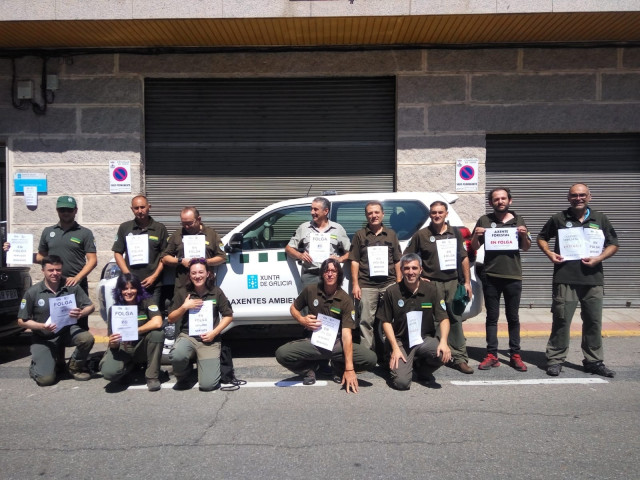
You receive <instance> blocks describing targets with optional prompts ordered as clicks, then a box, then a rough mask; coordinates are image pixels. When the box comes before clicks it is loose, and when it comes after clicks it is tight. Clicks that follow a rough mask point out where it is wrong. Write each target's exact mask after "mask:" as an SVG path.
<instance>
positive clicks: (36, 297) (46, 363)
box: [18, 255, 94, 387]
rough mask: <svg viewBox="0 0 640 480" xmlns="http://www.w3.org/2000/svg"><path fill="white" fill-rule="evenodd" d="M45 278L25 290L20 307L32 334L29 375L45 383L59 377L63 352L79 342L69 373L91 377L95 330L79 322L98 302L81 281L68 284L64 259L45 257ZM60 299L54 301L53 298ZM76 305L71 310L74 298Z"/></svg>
mask: <svg viewBox="0 0 640 480" xmlns="http://www.w3.org/2000/svg"><path fill="white" fill-rule="evenodd" d="M42 273H43V274H44V280H42V281H41V282H39V283H36V284H35V285H34V286H32V287H31V288H30V289H29V290H27V291H26V292H25V294H24V298H23V299H22V302H21V303H20V310H19V311H18V325H20V326H21V327H23V328H29V329H31V331H32V332H33V335H32V337H31V367H30V368H29V375H30V376H31V378H33V379H34V380H35V381H36V383H37V384H38V385H40V386H41V387H45V386H48V385H53V384H54V383H55V381H56V367H58V369H60V368H62V366H57V365H56V364H57V361H58V358H59V354H60V353H61V352H63V350H62V349H64V347H71V346H75V347H76V349H75V350H74V352H73V354H72V355H71V359H70V360H69V373H71V375H72V376H73V378H74V379H75V380H89V379H90V378H91V375H90V374H89V373H88V371H87V369H86V361H87V357H88V355H89V352H90V351H91V348H92V347H93V343H94V338H93V335H91V333H89V332H88V331H86V330H84V329H83V328H81V327H79V326H78V325H77V324H76V322H77V321H78V319H79V318H81V317H86V316H88V315H90V314H91V313H92V312H93V310H94V306H93V305H92V304H91V300H89V297H88V296H87V294H86V293H84V290H82V288H80V286H78V285H66V279H65V278H63V277H62V259H61V258H60V257H58V256H57V255H49V256H46V257H44V258H43V259H42ZM56 298H57V299H59V300H58V301H54V302H52V304H53V307H51V306H50V302H49V301H50V300H51V299H56ZM72 301H75V305H76V306H75V308H71V309H70V310H68V306H69V305H70V302H72Z"/></svg>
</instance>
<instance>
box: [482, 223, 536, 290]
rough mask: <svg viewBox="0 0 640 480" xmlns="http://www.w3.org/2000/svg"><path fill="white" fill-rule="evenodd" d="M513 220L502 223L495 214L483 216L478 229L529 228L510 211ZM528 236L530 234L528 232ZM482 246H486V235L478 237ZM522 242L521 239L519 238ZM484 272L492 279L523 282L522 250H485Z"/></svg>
mask: <svg viewBox="0 0 640 480" xmlns="http://www.w3.org/2000/svg"><path fill="white" fill-rule="evenodd" d="M509 213H511V215H513V218H512V219H510V220H507V221H506V222H504V223H502V222H501V221H499V220H498V219H497V218H496V215H495V213H493V212H492V213H489V214H487V215H483V216H482V217H480V218H479V219H478V221H477V222H476V226H475V227H474V230H475V228H477V227H482V228H517V227H519V226H525V227H526V226H527V225H526V224H525V223H524V218H522V216H521V215H518V214H517V213H516V212H512V211H510V212H509ZM527 235H529V233H528V232H527ZM478 240H479V241H480V243H481V244H484V235H482V236H480V237H478ZM518 242H520V237H518ZM484 272H485V273H486V274H487V275H489V276H491V277H499V278H507V279H513V280H522V262H521V260H520V250H487V249H486V248H485V250H484Z"/></svg>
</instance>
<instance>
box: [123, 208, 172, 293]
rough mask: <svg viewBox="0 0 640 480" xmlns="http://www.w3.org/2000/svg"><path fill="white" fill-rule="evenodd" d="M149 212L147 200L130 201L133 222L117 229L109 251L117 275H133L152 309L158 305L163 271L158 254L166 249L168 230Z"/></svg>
mask: <svg viewBox="0 0 640 480" xmlns="http://www.w3.org/2000/svg"><path fill="white" fill-rule="evenodd" d="M150 210H151V204H150V203H149V201H148V200H147V197H145V196H144V195H138V196H136V197H133V199H132V200H131V211H132V212H133V216H134V219H133V220H128V221H126V222H123V223H122V224H121V225H120V227H118V233H117V234H116V240H115V242H113V246H112V247H111V250H112V251H113V256H114V258H115V260H116V263H117V264H118V267H120V271H121V272H122V273H125V274H127V273H133V274H135V276H136V277H137V278H139V279H140V283H141V285H142V287H144V289H145V291H146V292H147V293H148V294H149V295H150V296H151V297H152V298H153V301H154V303H155V305H160V290H161V287H162V275H161V274H162V267H163V264H162V262H161V261H160V254H161V253H162V252H163V251H164V249H165V248H166V247H167V236H168V235H167V228H166V227H165V226H164V225H163V224H162V223H159V222H156V221H155V220H154V219H153V217H151V215H149V211H150ZM145 240H146V241H145ZM125 253H126V256H125Z"/></svg>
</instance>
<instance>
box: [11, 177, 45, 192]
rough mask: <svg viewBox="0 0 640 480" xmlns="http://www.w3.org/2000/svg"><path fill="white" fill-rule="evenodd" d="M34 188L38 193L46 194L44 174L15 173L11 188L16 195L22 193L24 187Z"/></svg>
mask: <svg viewBox="0 0 640 480" xmlns="http://www.w3.org/2000/svg"><path fill="white" fill-rule="evenodd" d="M25 186H26V187H36V189H37V191H38V192H39V193H46V192H47V174H46V173H15V174H14V175H13V188H14V190H15V192H16V193H24V187H25Z"/></svg>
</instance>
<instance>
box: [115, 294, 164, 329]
mask: <svg viewBox="0 0 640 480" xmlns="http://www.w3.org/2000/svg"><path fill="white" fill-rule="evenodd" d="M112 308H113V306H112V307H110V308H109V315H108V319H107V331H108V332H109V335H111V334H112V333H113V332H112V330H111V309H112ZM158 315H162V313H161V312H160V309H159V308H158V305H156V302H154V301H153V299H151V298H147V299H145V300H143V301H142V302H141V303H140V305H138V328H140V327H141V326H143V325H144V324H145V323H147V322H148V321H149V320H151V319H152V318H153V317H157V316H158ZM157 330H162V327H160V328H158V329H157Z"/></svg>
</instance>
